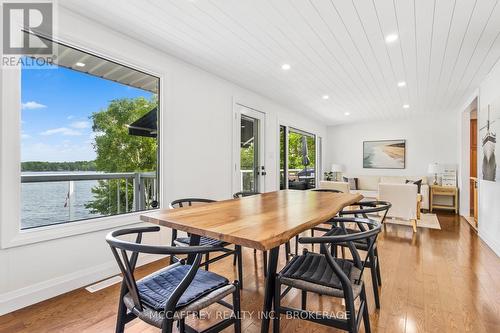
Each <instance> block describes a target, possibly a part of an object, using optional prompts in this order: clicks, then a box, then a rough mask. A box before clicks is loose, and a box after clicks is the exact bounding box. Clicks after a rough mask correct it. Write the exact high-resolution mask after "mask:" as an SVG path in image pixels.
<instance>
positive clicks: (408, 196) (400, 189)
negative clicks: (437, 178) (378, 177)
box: [378, 183, 418, 220]
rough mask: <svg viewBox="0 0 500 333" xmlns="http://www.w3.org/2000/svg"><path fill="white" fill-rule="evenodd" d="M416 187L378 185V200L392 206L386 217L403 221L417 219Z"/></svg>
mask: <svg viewBox="0 0 500 333" xmlns="http://www.w3.org/2000/svg"><path fill="white" fill-rule="evenodd" d="M417 194H418V187H417V185H415V184H384V183H380V184H379V185H378V199H379V200H382V201H388V202H390V203H391V204H392V207H391V209H389V212H388V214H387V215H388V216H391V217H399V218H402V219H405V220H411V219H416V218H417Z"/></svg>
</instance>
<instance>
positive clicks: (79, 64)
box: [75, 62, 85, 67]
mask: <svg viewBox="0 0 500 333" xmlns="http://www.w3.org/2000/svg"><path fill="white" fill-rule="evenodd" d="M75 65H76V66H77V67H85V64H84V63H83V62H77V63H76V64H75Z"/></svg>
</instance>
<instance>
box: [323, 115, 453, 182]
mask: <svg viewBox="0 0 500 333" xmlns="http://www.w3.org/2000/svg"><path fill="white" fill-rule="evenodd" d="M402 112H404V111H402ZM457 126H458V125H457V119H456V117H455V116H454V115H451V114H444V115H439V116H435V117H432V118H431V117H419V118H410V119H399V120H384V121H376V122H375V121H372V122H365V123H359V124H347V125H339V126H331V127H328V134H327V140H328V149H327V151H326V164H325V165H326V167H325V170H328V169H329V168H330V165H331V164H332V163H340V164H342V165H343V166H344V169H345V174H347V175H394V176H399V175H401V176H429V177H431V176H432V175H428V174H427V167H428V165H429V163H432V162H438V163H443V164H450V165H455V166H457V165H458V157H457V149H456V144H457V142H456V140H457V139H456V138H457V133H458V127H457ZM393 139H405V140H406V168H405V169H364V168H363V141H371V140H393Z"/></svg>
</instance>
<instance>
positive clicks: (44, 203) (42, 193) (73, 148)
mask: <svg viewBox="0 0 500 333" xmlns="http://www.w3.org/2000/svg"><path fill="white" fill-rule="evenodd" d="M58 52H59V55H58V57H57V60H56V63H55V64H53V65H43V66H38V67H37V68H33V67H22V68H21V99H22V101H21V102H22V110H21V127H22V132H21V133H20V135H21V171H22V173H21V183H22V184H21V226H20V227H21V229H30V228H37V227H43V226H48V225H53V224H59V223H67V222H73V221H79V220H85V219H92V218H97V217H103V216H111V215H117V214H127V213H130V212H135V211H141V210H146V209H152V208H156V207H158V202H159V197H158V180H159V172H158V170H159V167H158V140H157V136H158V131H159V128H158V115H159V101H158V99H159V97H158V92H159V85H160V80H159V78H157V77H155V76H152V75H150V74H147V73H144V72H142V71H139V70H136V69H133V68H130V67H127V66H125V65H122V64H118V63H116V62H113V61H110V60H107V59H103V58H101V57H98V56H95V55H93V54H89V53H86V52H83V51H81V50H77V49H75V48H72V47H69V46H66V45H62V44H59V45H58Z"/></svg>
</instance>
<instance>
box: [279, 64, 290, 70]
mask: <svg viewBox="0 0 500 333" xmlns="http://www.w3.org/2000/svg"><path fill="white" fill-rule="evenodd" d="M290 68H292V66H290V64H283V65H281V69H282V70H284V71H287V70H289V69H290Z"/></svg>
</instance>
